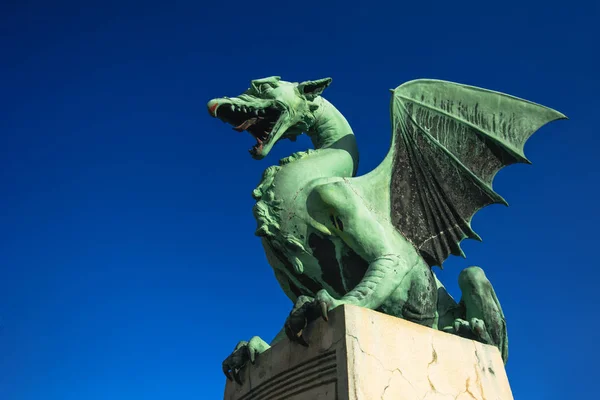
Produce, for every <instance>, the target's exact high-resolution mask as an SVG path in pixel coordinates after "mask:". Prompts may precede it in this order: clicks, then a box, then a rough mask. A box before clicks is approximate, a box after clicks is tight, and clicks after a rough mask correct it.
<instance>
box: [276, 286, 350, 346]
mask: <svg viewBox="0 0 600 400" xmlns="http://www.w3.org/2000/svg"><path fill="white" fill-rule="evenodd" d="M340 304H341V302H340V301H339V300H336V299H334V298H333V297H331V296H330V295H329V293H327V291H326V290H320V291H319V292H318V293H317V296H316V298H312V297H309V296H300V297H298V299H297V300H296V303H295V304H294V308H293V309H292V311H291V312H290V315H289V316H288V317H287V320H286V321H285V333H286V335H287V337H288V338H289V339H290V341H292V342H296V343H299V344H301V345H302V346H306V347H308V342H307V341H306V339H305V338H304V336H303V332H304V328H306V325H308V324H309V323H310V322H312V321H314V320H316V319H318V318H319V317H322V318H323V319H324V320H325V321H327V319H328V318H327V313H328V312H329V310H331V309H333V308H335V307H337V306H338V305H340Z"/></svg>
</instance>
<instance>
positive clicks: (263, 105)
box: [207, 76, 331, 160]
mask: <svg viewBox="0 0 600 400" xmlns="http://www.w3.org/2000/svg"><path fill="white" fill-rule="evenodd" d="M330 83H331V78H324V79H319V80H316V81H306V82H302V83H292V82H286V81H282V80H281V78H280V77H278V76H271V77H268V78H263V79H257V80H253V81H251V82H250V88H249V89H248V90H246V91H245V92H244V93H242V94H241V95H239V96H237V97H222V98H217V99H213V100H211V101H209V102H208V105H207V106H208V112H209V114H210V115H211V116H213V117H216V118H219V119H220V120H221V121H223V122H227V123H229V124H231V125H232V126H233V129H234V130H236V131H238V132H242V131H248V132H250V134H252V136H253V137H254V138H255V139H256V145H254V146H253V147H252V148H251V149H250V150H249V152H250V154H251V155H252V157H253V158H255V159H257V160H260V159H262V158H264V157H265V156H266V155H267V154H269V151H271V148H272V147H273V145H274V144H275V143H277V142H278V141H279V140H281V139H290V140H295V138H296V136H298V135H300V134H302V133H303V132H306V131H308V130H309V129H310V127H311V126H312V124H313V123H314V116H313V111H314V110H315V109H316V108H318V105H317V104H316V103H315V102H314V100H315V99H316V98H317V97H318V96H320V95H321V93H322V92H323V90H325V88H327V86H329V84H330Z"/></svg>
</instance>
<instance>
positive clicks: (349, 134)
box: [307, 97, 358, 175]
mask: <svg viewBox="0 0 600 400" xmlns="http://www.w3.org/2000/svg"><path fill="white" fill-rule="evenodd" d="M314 102H315V104H316V105H317V106H318V109H317V110H316V111H315V114H314V116H315V122H314V123H313V124H312V126H311V128H310V129H309V130H308V132H307V134H308V136H309V137H310V139H311V141H312V143H313V146H314V147H315V150H318V153H320V155H321V156H330V157H331V162H332V165H331V168H332V169H336V170H338V171H339V170H340V167H343V168H341V169H345V170H350V171H352V174H351V175H354V174H356V170H357V168H358V148H357V146H356V138H355V136H354V132H353V131H352V128H351V127H350V124H349V123H348V121H347V120H346V118H344V116H343V115H342V113H341V112H339V111H338V110H337V108H335V107H334V106H333V105H332V104H331V103H330V102H328V101H327V100H326V99H324V98H323V97H318V98H316V99H315V101H314ZM327 150H331V151H327ZM340 152H342V153H347V155H350V158H348V157H347V156H346V157H336V156H335V154H339V153H340ZM342 160H345V161H342ZM350 160H351V161H350ZM340 162H343V163H349V162H350V163H351V164H352V165H344V166H342V165H339V163H340ZM348 167H350V168H348ZM332 172H333V171H332ZM333 175H339V174H338V173H333Z"/></svg>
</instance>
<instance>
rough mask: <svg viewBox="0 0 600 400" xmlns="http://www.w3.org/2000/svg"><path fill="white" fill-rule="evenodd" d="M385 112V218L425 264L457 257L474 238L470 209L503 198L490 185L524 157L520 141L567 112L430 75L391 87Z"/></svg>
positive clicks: (496, 201)
mask: <svg viewBox="0 0 600 400" xmlns="http://www.w3.org/2000/svg"><path fill="white" fill-rule="evenodd" d="M391 111H392V128H393V142H392V151H393V164H392V177H391V187H390V192H391V193H390V197H391V198H390V202H391V218H392V222H393V224H394V226H395V227H396V229H398V230H399V231H400V232H401V233H402V234H403V235H404V236H405V237H406V238H407V239H408V240H410V241H411V242H412V243H413V244H414V245H415V246H416V247H417V248H418V249H419V251H420V252H421V255H422V256H423V257H424V258H425V260H426V261H427V262H428V263H429V264H430V265H432V266H433V265H438V266H441V265H442V262H443V261H444V260H445V259H446V258H447V257H448V255H449V254H454V255H462V256H464V253H463V252H462V250H461V248H460V242H461V241H462V240H463V239H465V238H471V239H477V240H480V238H479V236H478V235H477V234H476V233H475V232H474V231H473V230H472V229H471V218H472V217H473V215H474V214H475V213H476V212H477V211H478V210H480V209H481V208H483V207H485V206H487V205H489V204H493V203H503V204H506V202H505V201H504V199H503V198H502V197H501V196H499V195H498V194H497V193H496V192H494V190H493V189H492V180H493V179H494V175H495V174H496V172H498V171H499V170H500V169H501V168H502V167H504V166H506V165H510V164H514V163H519V162H522V163H529V161H528V160H527V159H526V158H525V155H524V154H523V147H524V145H525V142H526V141H527V139H528V138H529V137H530V136H531V135H532V134H533V133H534V132H535V131H536V130H537V129H539V128H540V127H541V126H543V125H544V124H546V123H548V122H550V121H553V120H556V119H562V118H566V117H565V116H564V115H563V114H561V113H559V112H557V111H555V110H552V109H549V108H547V107H543V106H541V105H538V104H534V103H531V102H528V101H526V100H522V99H519V98H516V97H512V96H509V95H506V94H502V93H498V92H493V91H490V90H485V89H480V88H476V87H472V86H465V85H460V84H456V83H451V82H445V81H436V80H415V81H410V82H407V83H405V84H403V85H401V86H399V87H398V88H396V89H395V90H393V98H392V104H391Z"/></svg>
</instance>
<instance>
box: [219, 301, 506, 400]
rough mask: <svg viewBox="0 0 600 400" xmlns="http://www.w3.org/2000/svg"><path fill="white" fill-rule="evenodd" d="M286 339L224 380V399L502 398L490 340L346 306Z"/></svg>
mask: <svg viewBox="0 0 600 400" xmlns="http://www.w3.org/2000/svg"><path fill="white" fill-rule="evenodd" d="M305 336H306V337H307V338H308V340H309V341H310V342H309V344H310V346H309V347H308V348H304V347H302V346H300V345H299V344H296V343H290V342H289V341H288V340H287V339H284V340H283V341H281V342H279V343H277V344H276V345H275V346H273V347H272V348H271V349H269V350H267V351H266V352H265V353H263V354H261V355H260V356H259V357H258V358H257V360H256V364H255V365H248V366H247V367H245V368H244V371H243V372H242V374H241V376H242V380H243V385H241V386H240V385H238V384H237V383H235V382H229V381H228V382H227V385H226V387H225V400H251V399H252V400H257V399H261V400H283V399H286V400H288V399H289V400H305V399H307V400H314V399H319V400H329V399H336V400H368V399H378V400H380V399H381V400H386V399H403V400H412V399H414V400H432V399H440V400H441V399H453V400H466V399H471V400H472V399H477V400H491V399H498V400H508V399H513V397H512V393H511V390H510V386H509V383H508V379H507V376H506V372H505V370H504V364H503V362H502V358H501V356H500V352H499V351H498V349H497V348H496V347H493V346H488V345H484V344H481V343H479V342H475V341H472V340H468V339H463V338H460V337H457V336H454V335H450V334H446V333H443V332H440V331H436V330H434V329H430V328H426V327H423V326H421V325H417V324H414V323H411V322H408V321H406V320H403V319H400V318H395V317H391V316H388V315H385V314H382V313H378V312H375V311H371V310H368V309H364V308H360V307H354V306H348V305H345V306H343V307H339V308H336V309H335V310H333V311H332V312H331V313H330V319H329V322H328V323H326V322H324V321H320V320H319V321H316V322H315V323H313V324H311V325H309V327H307V332H306V333H305Z"/></svg>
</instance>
